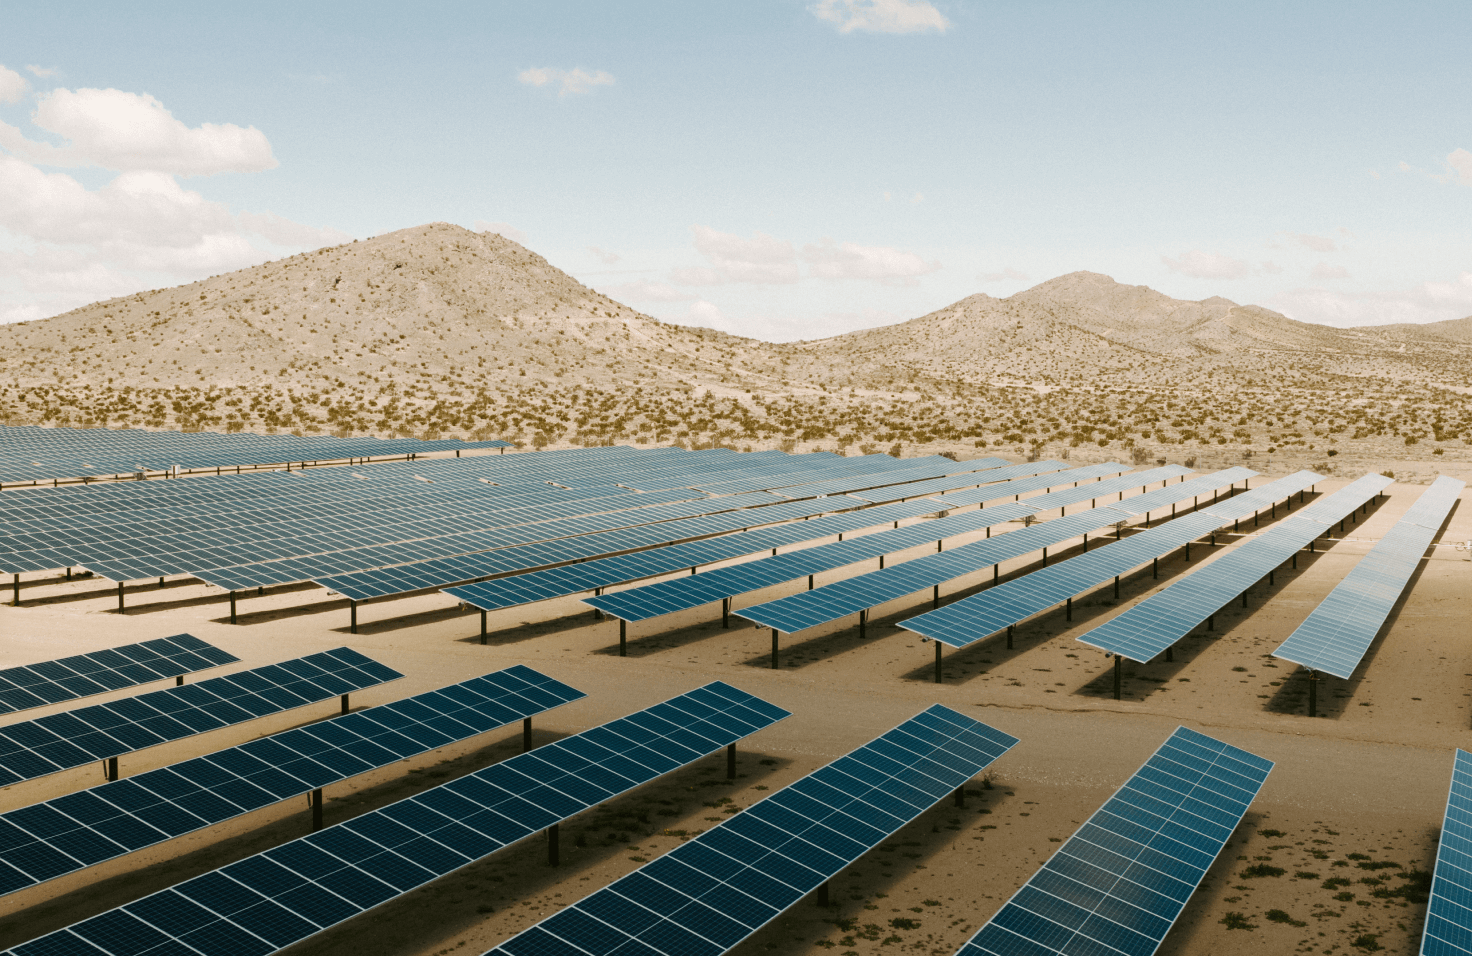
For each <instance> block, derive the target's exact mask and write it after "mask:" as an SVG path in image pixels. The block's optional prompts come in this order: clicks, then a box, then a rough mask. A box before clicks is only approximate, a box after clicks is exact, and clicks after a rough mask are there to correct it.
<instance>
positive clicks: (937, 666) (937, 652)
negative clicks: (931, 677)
mask: <svg viewBox="0 0 1472 956" xmlns="http://www.w3.org/2000/svg"><path fill="white" fill-rule="evenodd" d="M933 643H934V644H935V682H936V683H937V684H939V683H940V641H934V642H933Z"/></svg>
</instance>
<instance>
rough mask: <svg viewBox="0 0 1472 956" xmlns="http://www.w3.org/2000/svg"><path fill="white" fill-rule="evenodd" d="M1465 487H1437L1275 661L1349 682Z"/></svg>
mask: <svg viewBox="0 0 1472 956" xmlns="http://www.w3.org/2000/svg"><path fill="white" fill-rule="evenodd" d="M1463 487H1465V483H1464V482H1462V481H1459V480H1458V479H1456V478H1449V477H1447V476H1446V475H1442V476H1441V477H1439V478H1437V479H1436V481H1434V482H1432V485H1431V487H1430V488H1429V489H1427V491H1426V493H1425V494H1423V495H1421V497H1420V498H1419V499H1418V500H1417V501H1416V503H1415V504H1414V505H1412V506H1411V508H1410V510H1408V511H1407V512H1406V513H1405V515H1403V516H1402V517H1401V519H1400V520H1399V521H1397V522H1396V523H1395V527H1393V528H1391V529H1390V531H1389V532H1388V533H1387V534H1386V535H1385V537H1383V538H1381V539H1380V540H1379V541H1378V542H1376V544H1375V546H1374V547H1373V548H1371V549H1370V553H1369V554H1367V555H1365V556H1364V557H1363V558H1361V559H1360V561H1359V562H1358V563H1357V564H1356V565H1355V566H1354V568H1353V569H1352V570H1351V571H1350V572H1349V573H1348V574H1346V575H1345V576H1344V578H1343V580H1341V581H1340V582H1339V584H1338V585H1336V586H1335V588H1334V590H1333V591H1331V592H1329V596H1328V597H1326V598H1325V599H1324V600H1323V603H1321V604H1320V605H1319V606H1318V607H1316V608H1314V610H1313V613H1312V614H1310V615H1309V616H1308V618H1307V620H1305V621H1304V622H1303V623H1302V624H1300V625H1299V626H1298V627H1297V628H1296V629H1294V631H1293V633H1292V634H1290V635H1288V639H1287V640H1286V641H1284V642H1283V643H1282V644H1281V645H1279V647H1278V649H1277V650H1275V651H1273V656H1274V657H1281V658H1282V659H1284V660H1287V661H1292V662H1293V663H1295V664H1301V665H1303V666H1304V667H1307V668H1308V669H1309V670H1317V671H1323V672H1325V673H1327V674H1333V675H1334V676H1335V677H1342V678H1344V679H1346V680H1347V679H1348V678H1349V677H1350V676H1351V675H1352V674H1353V673H1354V669H1355V668H1356V667H1358V666H1359V663H1360V661H1361V660H1362V659H1363V658H1364V656H1365V652H1366V651H1368V650H1369V649H1370V644H1371V643H1372V642H1373V641H1374V640H1375V635H1376V634H1378V633H1379V632H1380V628H1381V627H1382V626H1383V625H1384V624H1385V620H1386V618H1388V617H1389V616H1390V611H1391V609H1392V608H1394V607H1395V602H1396V601H1398V600H1399V599H1400V596H1401V594H1402V593H1404V591H1405V588H1406V585H1407V583H1409V581H1410V578H1411V575H1412V574H1414V573H1415V571H1416V568H1417V567H1419V566H1420V564H1421V560H1422V559H1423V558H1424V557H1425V556H1426V549H1427V548H1429V547H1430V546H1431V542H1432V539H1434V538H1435V537H1436V532H1437V531H1438V530H1439V529H1440V528H1441V525H1442V522H1444V521H1445V520H1446V516H1447V514H1448V513H1449V512H1450V511H1451V508H1452V505H1454V504H1455V503H1456V501H1457V497H1458V495H1460V494H1461V491H1462V488H1463ZM1300 517H1301V516H1300Z"/></svg>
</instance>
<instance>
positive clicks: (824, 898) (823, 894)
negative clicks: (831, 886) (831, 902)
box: [818, 880, 828, 907]
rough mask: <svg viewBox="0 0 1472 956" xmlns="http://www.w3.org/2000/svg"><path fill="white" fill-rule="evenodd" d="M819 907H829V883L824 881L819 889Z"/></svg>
mask: <svg viewBox="0 0 1472 956" xmlns="http://www.w3.org/2000/svg"><path fill="white" fill-rule="evenodd" d="M818 905H819V906H822V907H827V906H828V881H827V880H824V881H823V884H822V885H821V886H819V887H818Z"/></svg>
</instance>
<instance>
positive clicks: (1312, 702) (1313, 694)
mask: <svg viewBox="0 0 1472 956" xmlns="http://www.w3.org/2000/svg"><path fill="white" fill-rule="evenodd" d="M1308 715H1309V716H1310V717H1317V716H1319V672H1318V671H1315V670H1311V671H1309V672H1308Z"/></svg>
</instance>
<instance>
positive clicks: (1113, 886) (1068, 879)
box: [957, 727, 1273, 956]
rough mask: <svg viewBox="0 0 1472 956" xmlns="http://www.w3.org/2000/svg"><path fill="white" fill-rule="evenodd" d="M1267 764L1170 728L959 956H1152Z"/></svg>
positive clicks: (1244, 808)
mask: <svg viewBox="0 0 1472 956" xmlns="http://www.w3.org/2000/svg"><path fill="white" fill-rule="evenodd" d="M1272 769H1273V763H1272V761H1270V760H1264V759H1262V758H1261V757H1258V756H1256V755H1254V754H1250V753H1248V752H1247V751H1245V750H1239V749H1238V748H1236V747H1233V746H1230V745H1228V744H1224V743H1222V742H1221V741H1219V740H1216V739H1214V738H1212V737H1208V736H1206V735H1205V734H1201V733H1197V732H1196V731H1194V730H1189V729H1187V728H1185V727H1181V728H1179V729H1177V730H1176V732H1175V733H1173V734H1171V736H1170V738H1169V739H1168V740H1166V742H1165V744H1164V745H1162V746H1161V748H1160V749H1159V750H1157V751H1156V752H1155V754H1154V755H1153V756H1152V757H1151V758H1150V759H1149V760H1147V761H1146V762H1145V765H1144V766H1143V767H1141V768H1140V769H1139V770H1138V771H1137V772H1136V773H1135V775H1134V776H1132V777H1131V778H1130V779H1129V780H1127V781H1126V782H1125V785H1124V786H1123V787H1121V788H1120V789H1119V791H1118V792H1117V793H1115V795H1114V796H1113V797H1110V798H1109V801H1108V802H1107V803H1105V804H1104V806H1102V807H1100V808H1099V810H1098V811H1097V812H1096V813H1095V814H1094V815H1093V816H1092V817H1090V818H1089V819H1088V821H1087V822H1085V823H1084V825H1083V826H1082V827H1080V828H1079V830H1078V832H1077V833H1075V834H1074V835H1073V836H1072V837H1070V838H1069V839H1068V842H1066V843H1064V844H1063V845H1062V846H1061V847H1059V848H1058V852H1057V853H1055V854H1053V857H1052V859H1050V860H1049V861H1048V862H1047V863H1045V864H1043V868H1042V869H1040V870H1039V871H1038V872H1037V873H1035V874H1033V876H1032V878H1031V879H1029V880H1028V881H1027V883H1025V884H1024V885H1023V887H1022V889H1020V890H1018V891H1017V894H1016V895H1015V896H1013V897H1012V898H1011V899H1010V900H1008V901H1007V903H1006V904H1005V905H1004V906H1003V907H1002V908H1001V910H999V911H998V912H997V914H996V915H995V916H993V917H992V918H991V919H990V920H988V921H987V923H986V925H985V926H983V927H982V928H981V929H980V930H979V931H978V932H977V934H976V935H975V936H973V937H972V938H971V940H970V941H969V942H968V943H967V944H966V945H965V946H962V947H961V949H960V950H958V951H957V956H1047V954H1058V956H1064V954H1067V956H1075V954H1080V956H1081V954H1099V956H1103V954H1105V953H1123V954H1128V956H1150V954H1152V953H1154V952H1155V951H1156V950H1157V949H1159V948H1160V944H1161V942H1163V941H1164V940H1165V935H1166V933H1168V932H1170V928H1171V926H1173V925H1174V924H1175V921H1176V919H1177V917H1179V916H1180V915H1181V910H1182V909H1183V908H1184V907H1185V905H1186V901H1187V900H1189V899H1190V898H1191V894H1192V893H1194V892H1195V891H1196V887H1197V886H1199V885H1200V884H1201V880H1202V878H1203V877H1205V876H1206V871H1207V869H1208V868H1209V867H1210V866H1211V864H1212V861H1213V860H1215V859H1216V857H1217V854H1219V853H1221V851H1222V847H1224V846H1225V845H1226V843H1227V840H1228V839H1230V838H1231V836H1232V831H1233V830H1234V829H1235V828H1236V826H1237V824H1238V823H1240V822H1241V820H1242V816H1243V814H1245V813H1246V812H1247V808H1248V806H1249V805H1250V804H1251V803H1252V800H1253V798H1254V797H1256V796H1257V793H1258V791H1259V790H1261V789H1262V785H1263V782H1264V781H1265V780H1267V776H1268V773H1269V772H1270V771H1271V770H1272Z"/></svg>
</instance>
